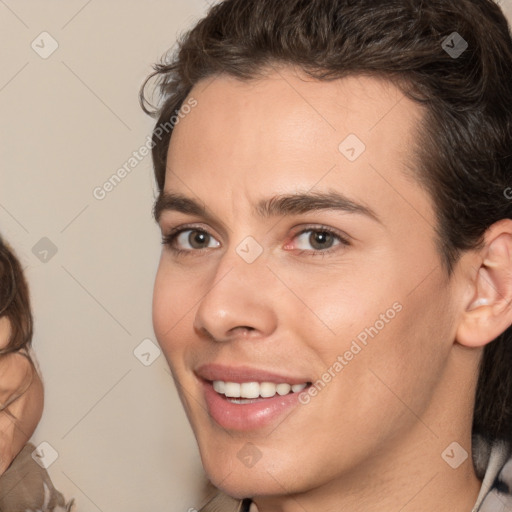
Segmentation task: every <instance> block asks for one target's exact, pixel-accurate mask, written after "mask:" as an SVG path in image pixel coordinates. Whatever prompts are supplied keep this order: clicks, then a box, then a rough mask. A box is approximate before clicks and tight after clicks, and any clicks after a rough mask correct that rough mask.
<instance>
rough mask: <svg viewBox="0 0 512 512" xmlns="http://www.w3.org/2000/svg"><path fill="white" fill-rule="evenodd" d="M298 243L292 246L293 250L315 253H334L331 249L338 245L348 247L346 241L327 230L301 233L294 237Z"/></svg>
mask: <svg viewBox="0 0 512 512" xmlns="http://www.w3.org/2000/svg"><path fill="white" fill-rule="evenodd" d="M294 240H297V241H298V242H297V243H296V244H294V247H293V248H294V249H299V250H301V251H308V252H311V253H312V254H314V253H315V252H317V253H318V252H319V251H320V252H322V253H329V252H331V251H335V250H336V249H333V247H336V246H339V245H345V246H347V245H350V243H349V242H348V240H346V239H345V238H343V237H342V236H341V235H339V234H337V233H335V232H334V231H332V230H330V229H327V228H314V229H313V228H309V229H305V230H303V231H301V232H300V233H299V234H298V235H296V236H295V237H294Z"/></svg>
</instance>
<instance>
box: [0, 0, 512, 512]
mask: <svg viewBox="0 0 512 512" xmlns="http://www.w3.org/2000/svg"><path fill="white" fill-rule="evenodd" d="M208 1H210V2H211V1H212V0H208ZM502 5H503V6H504V8H505V9H506V11H507V12H508V14H509V16H510V15H512V0H502ZM207 6H208V3H207V1H206V0H165V1H164V0H148V1H146V2H135V1H127V0H108V1H106V0H103V1H100V0H89V1H87V0H67V1H65V2H64V1H57V0H45V1H41V0H37V1H36V0H30V1H29V0H16V1H15V0H0V33H1V34H2V38H3V41H4V44H3V45H2V46H1V48H0V59H1V67H0V111H1V113H2V116H1V122H0V130H1V131H0V137H1V142H0V152H1V153H0V159H1V160H0V161H1V166H2V167H1V172H0V178H1V181H0V231H1V232H2V233H3V234H4V235H5V237H6V239H7V240H8V241H10V243H11V244H12V245H13V246H14V248H15V249H16V250H17V252H18V254H19V255H20V258H21V260H22V263H23V266H24V267H26V272H27V276H28V279H29V282H30V286H31V294H32V300H33V310H34V315H35V337H34V342H33V343H34V349H35V351H36V353H37V357H38V361H39V364H40V366H41V370H42V372H43V375H44V382H45V387H46V404H45V412H44V415H43V419H42V421H41V423H40V425H39V427H38V428H37V430H36V432H35V434H34V437H33V439H32V441H33V442H34V444H36V445H38V444H39V443H42V442H47V443H50V445H51V446H52V447H53V448H54V449H55V450H56V452H58V458H57V459H56V460H55V462H54V463H53V464H52V465H51V466H50V467H49V472H50V474H51V477H52V479H53V481H54V483H55V485H56V487H57V488H58V489H59V490H61V491H62V492H63V493H64V494H65V495H66V497H68V498H70V497H75V499H76V501H77V503H78V512H98V511H100V512H146V511H149V510H155V511H167V512H174V511H184V512H186V511H188V510H189V509H190V508H193V507H197V508H199V506H200V505H202V503H201V499H200V498H199V489H200V487H201V475H202V470H201V465H200V460H199V455H198V452H197V448H196V445H195V442H194V438H193V435H192V433H191V431H190V428H189V425H188V423H187V420H186V417H185V414H184V412H183V411H182V408H181V404H180V402H179V400H178V398H177V394H176V391H175V389H174V386H173V383H172V379H171V377H170V375H169V372H168V369H167V365H166V363H165V360H164V358H163V356H162V355H160V356H159V357H157V358H156V359H155V360H154V361H153V362H152V364H150V365H149V366H145V365H143V364H142V363H141V361H140V360H139V359H137V357H136V356H135V355H134V353H133V351H134V349H136V347H137V346H138V345H139V344H140V343H141V342H142V340H145V339H147V338H149V339H151V340H153V341H155V338H154V333H153V329H152V325H151V295H152V286H153V279H154V275H155V271H156V267H157V263H158V257H159V252H160V246H159V230H158V229H157V226H156V224H155V223H154V222H153V220H152V218H151V207H152V204H153V200H154V194H155V190H156V189H155V186H154V184H153V177H152V170H151V161H150V157H149V156H148V157H146V158H145V159H144V160H142V161H141V162H140V163H138V165H137V166H136V167H135V168H134V169H133V170H132V171H131V172H130V174H129V175H128V176H126V178H124V179H123V180H122V181H121V183H119V184H118V185H117V186H116V187H115V188H114V189H113V190H112V191H111V192H109V193H108V194H107V195H106V197H105V198H104V199H102V200H98V199H96V198H95V197H94V196H93V190H94V189H95V187H101V185H102V184H103V183H104V182H105V181H106V180H108V179H109V177H110V176H111V175H112V174H113V173H115V172H116V170H117V169H118V168H119V167H121V166H122V165H123V164H125V163H126V162H127V161H128V159H129V158H130V157H131V156H132V153H133V151H136V150H137V149H138V148H139V147H140V146H141V145H143V144H144V143H145V142H146V137H147V136H148V134H149V133H150V131H151V128H152V120H151V119H150V118H148V117H146V116H145V115H144V114H143V113H142V111H141V110H140V108H139V105H138V101H137V93H138V89H139V87H140V84H141V83H142V81H143V79H144V78H145V76H146V75H147V74H148V73H149V71H150V64H151V63H153V62H155V61H156V60H158V59H159V57H160V56H161V55H162V54H163V53H164V52H165V50H167V49H168V48H170V47H171V46H172V45H173V44H174V42H175V39H176V36H177V34H178V33H179V32H181V31H184V30H186V29H187V28H188V27H190V26H191V25H192V24H193V23H194V21H195V20H197V19H198V18H199V17H200V16H201V15H202V14H203V13H204V12H205V10H206V8H207ZM43 31H46V32H48V33H49V34H50V35H51V37H52V38H53V39H54V40H55V41H56V42H57V43H58V49H57V50H56V51H55V52H54V53H53V54H52V55H50V56H49V57H48V58H46V59H43V58H42V57H40V56H39V54H38V53H36V51H34V50H33V49H32V47H31V43H32V42H33V41H34V40H35V43H34V44H37V45H38V46H36V48H37V49H38V51H39V52H42V53H43V54H44V52H45V51H48V50H49V49H51V44H52V42H51V40H50V39H49V38H48V36H40V34H41V33H42V32H43ZM41 39H43V42H41ZM44 237H46V238H47V239H49V240H50V241H51V243H52V244H53V246H55V248H56V251H57V252H56V253H55V254H54V255H52V251H51V249H49V246H48V241H46V240H43V241H41V239H42V238H44ZM36 244H38V245H36ZM34 247H35V249H34ZM54 250H55V249H54ZM45 251H48V252H46V253H45ZM146 351H147V350H146V349H144V350H143V352H146ZM145 357H146V359H147V356H145ZM47 453H48V450H47Z"/></svg>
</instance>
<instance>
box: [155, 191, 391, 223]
mask: <svg viewBox="0 0 512 512" xmlns="http://www.w3.org/2000/svg"><path fill="white" fill-rule="evenodd" d="M321 210H338V211H343V212H347V213H358V214H361V215H366V216H367V217H369V218H371V219H373V220H375V221H376V222H379V223H382V221H381V220H380V218H379V216H378V215H377V214H376V213H375V212H374V211H373V210H372V209H371V208H370V207H369V206H366V205H362V204H360V203H357V202H355V201H353V200H351V199H349V198H348V197H346V196H345V195H343V194H342V193H340V192H335V191H329V192H307V193H298V194H283V195H279V196H274V197H270V198H267V199H262V200H261V201H259V202H258V204H257V205H256V207H255V210H254V211H255V213H256V214H257V215H259V216H260V217H264V218H268V217H277V216H286V215H299V214H302V213H308V212H315V211H321ZM164 211H176V212H181V213H184V214H188V215H197V216H200V217H204V218H206V219H208V220H211V221H213V220H214V218H213V217H212V215H210V214H209V213H208V212H207V211H206V208H205V207H204V206H203V205H202V204H200V203H199V202H197V201H196V200H194V199H191V198H189V197H187V196H184V195H182V194H178V193H169V192H162V193H160V195H159V197H158V199H157V200H156V202H155V206H154V208H153V215H154V217H155V220H156V221H157V222H159V221H160V217H161V215H162V213H163V212H164Z"/></svg>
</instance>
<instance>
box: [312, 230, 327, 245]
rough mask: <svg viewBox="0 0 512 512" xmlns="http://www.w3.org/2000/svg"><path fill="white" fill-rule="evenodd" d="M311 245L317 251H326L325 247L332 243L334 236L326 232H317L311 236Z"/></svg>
mask: <svg viewBox="0 0 512 512" xmlns="http://www.w3.org/2000/svg"><path fill="white" fill-rule="evenodd" d="M310 238H311V240H310V242H311V245H312V246H313V247H315V249H325V245H326V244H327V245H329V244H328V242H331V241H332V235H331V234H330V233H328V232H326V231H316V232H314V233H312V234H311V237H310Z"/></svg>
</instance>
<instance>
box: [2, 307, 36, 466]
mask: <svg viewBox="0 0 512 512" xmlns="http://www.w3.org/2000/svg"><path fill="white" fill-rule="evenodd" d="M9 336H10V323H9V320H8V319H7V318H6V317H2V318H0V348H5V347H6V346H7V344H8V341H9ZM31 372H32V367H31V365H30V362H29V361H28V359H27V358H26V357H24V356H22V355H20V354H17V353H13V354H9V355H6V356H3V357H2V358H1V359H0V403H1V404H4V403H6V402H7V401H8V400H9V399H10V398H11V397H12V396H13V395H14V394H15V393H17V392H18V390H20V388H21V389H23V388H24V387H25V386H26V385H27V382H29V381H30V379H31V377H30V375H31ZM43 405H44V394H43V384H42V382H41V379H40V377H39V375H38V374H37V372H35V371H34V372H33V377H32V382H31V384H30V386H29V387H28V389H27V391H26V392H25V393H24V394H23V395H22V396H21V397H20V398H18V399H17V400H15V401H14V402H13V403H12V404H10V405H9V406H8V407H7V408H6V409H4V410H2V411H1V412H0V475H1V474H3V473H4V472H5V470H6V469H7V468H8V467H9V466H10V464H11V462H12V461H13V460H14V458H15V457H16V455H18V453H19V452H20V451H21V449H22V448H23V446H24V445H25V444H26V443H27V441H28V440H29V438H30V437H31V436H32V434H33V433H34V430H35V429H36V427H37V424H38V423H39V420H40V419H41V415H42V413H43Z"/></svg>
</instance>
